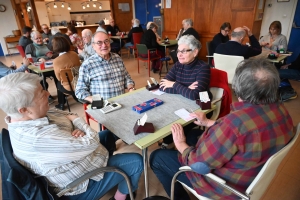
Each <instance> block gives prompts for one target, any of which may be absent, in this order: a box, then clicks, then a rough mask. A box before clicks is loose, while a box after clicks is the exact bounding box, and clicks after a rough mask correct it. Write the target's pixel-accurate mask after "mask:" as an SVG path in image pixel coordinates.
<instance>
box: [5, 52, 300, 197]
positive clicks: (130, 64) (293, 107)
mask: <svg viewBox="0 0 300 200" xmlns="http://www.w3.org/2000/svg"><path fill="white" fill-rule="evenodd" d="M13 60H14V61H15V62H16V63H17V66H20V63H21V56H20V55H14V56H8V57H0V61H2V62H3V63H5V64H7V65H11V62H12V61H13ZM123 60H124V63H125V66H126V68H127V70H128V71H129V73H130V75H131V77H132V79H133V80H134V81H135V83H136V88H141V87H144V86H146V84H147V82H146V81H147V79H149V78H148V69H146V66H144V64H143V63H140V74H138V73H137V61H136V60H135V59H133V58H130V59H128V58H127V55H126V54H123ZM151 76H152V77H154V78H156V79H157V80H159V75H158V74H153V73H151ZM48 83H50V87H49V91H50V93H51V95H52V96H54V97H56V92H55V86H54V83H53V81H52V80H48ZM291 83H292V85H293V87H294V89H295V90H296V91H297V93H298V94H300V82H296V81H291ZM236 100H237V99H236V97H235V96H233V101H236ZM299 101H300V100H299V97H298V98H297V99H295V100H291V101H288V102H285V103H284V105H285V106H286V108H287V109H288V111H289V113H290V115H291V116H292V119H293V122H294V125H296V124H297V123H299V122H300V106H299V105H300V102H299ZM69 102H70V106H71V110H72V112H76V113H78V114H79V115H80V116H81V117H84V113H83V108H82V105H81V104H79V103H77V102H75V101H74V100H73V99H72V98H71V97H70V98H69ZM55 104H57V102H54V103H53V104H51V107H54V105H55ZM4 116H5V114H4V113H3V112H2V111H1V110H0V127H1V128H7V125H6V124H5V123H4V120H3V118H4ZM91 126H92V127H93V128H95V129H96V130H97V129H98V126H97V124H96V123H93V122H92V124H91ZM156 148H157V145H156V144H154V145H152V146H150V148H149V151H148V152H149V155H150V153H151V152H152V151H153V150H155V149H156ZM123 152H137V153H141V150H140V149H139V148H137V147H136V146H135V145H126V144H124V143H123V142H122V141H120V140H119V141H118V142H117V151H116V153H123ZM148 171H149V188H150V191H149V193H150V196H151V195H162V196H167V195H166V193H165V191H164V189H163V187H162V185H161V184H160V183H159V181H158V179H157V178H156V177H155V175H154V174H153V172H152V170H151V169H150V168H149V170H148ZM114 192H115V189H113V190H111V191H110V192H109V193H108V194H107V195H105V196H104V197H103V198H101V199H103V200H106V199H109V198H110V197H111V196H112V195H113V194H114ZM144 193H145V189H144V178H143V175H142V176H141V179H140V182H139V189H138V192H137V198H136V199H137V200H141V199H143V198H144V197H145V196H144ZM1 196H2V192H1ZM0 199H2V198H0ZM193 199H194V198H193Z"/></svg>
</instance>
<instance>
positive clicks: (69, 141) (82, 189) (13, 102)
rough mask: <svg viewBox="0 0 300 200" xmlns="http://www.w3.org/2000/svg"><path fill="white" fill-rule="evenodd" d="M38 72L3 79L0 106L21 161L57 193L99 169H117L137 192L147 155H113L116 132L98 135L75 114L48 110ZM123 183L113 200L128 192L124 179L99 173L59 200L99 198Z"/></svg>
mask: <svg viewBox="0 0 300 200" xmlns="http://www.w3.org/2000/svg"><path fill="white" fill-rule="evenodd" d="M39 82H40V78H39V77H38V76H37V75H35V74H25V73H15V74H10V75H7V76H6V77H4V78H2V79H0V96H1V98H0V108H1V109H2V110H3V111H4V112H5V113H6V114H7V116H6V117H5V121H6V123H7V125H8V130H9V136H10V140H11V145H12V148H13V153H14V157H15V158H16V160H17V161H18V162H19V163H20V164H21V165H23V166H24V167H25V168H27V169H29V170H30V171H31V172H32V173H34V174H36V175H38V176H44V177H45V178H46V180H47V182H48V185H49V186H50V187H51V188H52V189H53V191H54V192H55V193H56V194H57V193H59V192H61V191H62V190H63V189H64V188H65V186H66V185H68V184H69V183H70V182H72V181H74V180H76V179H78V178H79V177H81V176H82V175H84V174H87V173H88V172H91V171H92V170H95V169H97V168H100V167H105V166H115V167H118V168H119V169H121V170H122V171H123V172H124V173H126V174H127V175H128V177H129V178H130V182H131V184H132V188H133V191H135V190H136V189H137V187H138V181H139V178H140V176H141V173H142V172H143V161H142V156H141V155H139V154H136V153H124V154H116V155H112V153H113V151H114V150H115V141H114V138H113V136H112V133H111V132H110V131H109V130H105V131H102V132H101V137H100V133H97V132H96V131H94V130H93V129H92V128H91V127H90V126H89V125H88V124H87V123H86V122H85V120H84V119H82V118H80V117H78V116H77V115H76V114H72V113H67V112H63V111H54V110H52V111H51V110H49V105H48V101H47V97H48V96H49V93H48V92H47V91H45V90H43V88H42V86H41V85H40V84H39ZM116 185H118V189H117V192H116V194H115V196H114V199H117V200H125V199H126V196H127V194H128V193H129V191H128V188H127V184H126V181H125V180H124V178H123V177H122V176H121V175H119V174H117V173H114V172H107V173H99V174H96V175H95V176H93V177H92V178H90V179H88V180H85V181H83V182H81V183H80V184H79V185H77V186H75V187H74V188H72V189H71V190H70V191H68V192H67V193H65V194H64V196H62V197H60V199H63V200H75V199H91V200H98V199H100V198H101V197H102V196H103V195H104V194H105V193H106V192H107V191H108V190H110V189H111V188H113V187H114V186H116Z"/></svg>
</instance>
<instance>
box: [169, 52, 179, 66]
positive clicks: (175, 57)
mask: <svg viewBox="0 0 300 200" xmlns="http://www.w3.org/2000/svg"><path fill="white" fill-rule="evenodd" d="M170 56H171V58H172V60H173V63H174V64H175V63H176V62H178V57H177V52H176V50H171V51H170Z"/></svg>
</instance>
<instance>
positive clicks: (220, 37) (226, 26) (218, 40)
mask: <svg viewBox="0 0 300 200" xmlns="http://www.w3.org/2000/svg"><path fill="white" fill-rule="evenodd" d="M230 31H231V25H230V23H229V22H224V23H223V24H222V25H221V27H220V33H218V34H217V35H215V36H214V38H213V40H212V41H211V44H210V45H211V47H210V48H211V55H214V53H215V51H216V48H217V46H219V44H222V43H226V42H228V41H229V36H228V33H230Z"/></svg>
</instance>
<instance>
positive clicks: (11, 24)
mask: <svg viewBox="0 0 300 200" xmlns="http://www.w3.org/2000/svg"><path fill="white" fill-rule="evenodd" d="M0 4H3V5H5V6H6V11H5V12H0V25H1V28H0V41H1V46H2V49H3V52H4V54H5V55H6V54H7V49H6V46H5V41H4V38H3V37H5V36H7V35H13V33H12V30H16V29H18V25H17V22H16V18H15V15H14V11H13V9H12V5H11V3H10V1H8V0H0ZM11 53H18V50H17V49H11Z"/></svg>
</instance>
